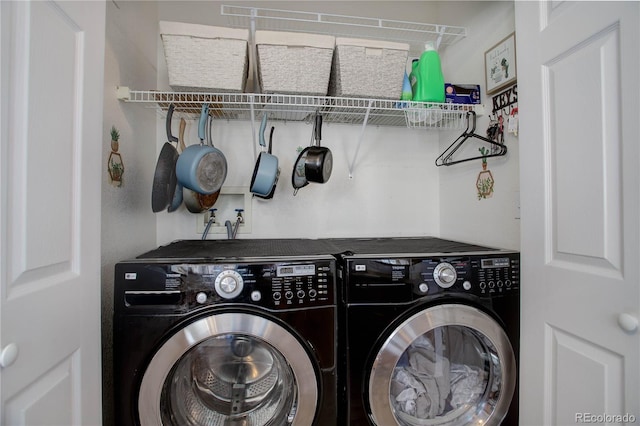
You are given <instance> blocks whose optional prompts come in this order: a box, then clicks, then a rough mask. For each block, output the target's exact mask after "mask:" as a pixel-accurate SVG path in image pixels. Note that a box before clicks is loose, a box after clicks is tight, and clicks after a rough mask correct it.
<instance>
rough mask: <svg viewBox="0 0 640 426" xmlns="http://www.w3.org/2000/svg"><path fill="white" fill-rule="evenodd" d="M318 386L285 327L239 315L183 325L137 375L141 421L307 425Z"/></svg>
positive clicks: (182, 424) (181, 425)
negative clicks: (138, 379) (140, 376)
mask: <svg viewBox="0 0 640 426" xmlns="http://www.w3.org/2000/svg"><path fill="white" fill-rule="evenodd" d="M317 389H318V384H317V379H316V376H315V369H314V367H313V365H312V363H311V360H310V358H309V355H308V354H307V353H306V351H305V349H304V348H303V347H302V345H301V344H300V342H299V341H298V340H297V339H296V338H295V337H294V336H293V335H292V334H291V333H290V332H288V331H287V330H286V329H284V328H283V327H281V326H280V325H278V324H277V323H275V322H273V321H270V320H268V319H266V318H263V317H260V316H256V315H250V314H241V313H229V314H219V315H212V316H210V317H207V318H204V319H202V320H199V321H196V322H194V323H191V324H189V325H188V326H187V327H185V328H183V329H181V330H180V331H178V332H177V333H176V334H174V335H173V336H171V337H170V338H169V340H168V341H167V342H166V343H165V344H164V345H163V346H162V347H161V348H160V349H159V350H158V351H157V352H156V354H155V356H154V357H153V359H152V360H151V362H150V363H149V366H148V368H147V370H146V371H145V374H144V376H143V379H142V383H141V387H140V394H139V398H138V403H139V417H140V422H141V424H142V425H147V424H149V425H164V426H168V425H175V426H191V425H256V426H267V425H299V424H300V425H307V424H311V423H312V422H313V418H314V416H315V411H316V406H317V395H318V392H317Z"/></svg>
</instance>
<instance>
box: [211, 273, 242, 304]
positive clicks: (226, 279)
mask: <svg viewBox="0 0 640 426" xmlns="http://www.w3.org/2000/svg"><path fill="white" fill-rule="evenodd" d="M214 285H215V288H216V292H217V293H218V294H219V295H220V297H222V298H224V299H233V298H234V297H236V296H238V295H239V294H240V293H242V289H243V287H244V283H243V281H242V275H240V274H239V273H237V272H236V271H232V270H226V271H222V272H220V275H218V276H217V277H216V282H215V284H214Z"/></svg>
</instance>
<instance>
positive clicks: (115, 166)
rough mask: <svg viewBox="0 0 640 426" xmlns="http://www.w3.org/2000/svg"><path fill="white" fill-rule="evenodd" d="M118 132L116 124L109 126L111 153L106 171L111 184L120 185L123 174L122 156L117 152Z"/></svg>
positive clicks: (118, 143)
mask: <svg viewBox="0 0 640 426" xmlns="http://www.w3.org/2000/svg"><path fill="white" fill-rule="evenodd" d="M119 140H120V132H119V131H118V129H116V126H111V154H109V159H108V160H107V171H108V172H109V180H110V182H111V184H112V185H113V186H116V187H120V186H122V175H123V174H124V162H123V161H122V156H121V155H120V153H119V152H118V149H119V148H120V142H119Z"/></svg>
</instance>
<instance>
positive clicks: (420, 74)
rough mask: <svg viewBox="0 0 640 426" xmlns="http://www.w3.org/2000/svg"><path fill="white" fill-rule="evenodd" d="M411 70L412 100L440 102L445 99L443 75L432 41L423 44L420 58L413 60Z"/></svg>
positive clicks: (438, 56)
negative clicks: (423, 47)
mask: <svg viewBox="0 0 640 426" xmlns="http://www.w3.org/2000/svg"><path fill="white" fill-rule="evenodd" d="M411 65H412V71H411V77H410V80H411V90H412V92H413V100H414V101H416V102H440V103H443V102H444V101H445V96H444V76H443V75H442V66H441V64H440V55H438V51H437V50H436V49H435V48H434V47H433V43H431V42H428V43H427V44H426V45H425V49H424V52H423V53H422V55H420V60H418V61H417V62H416V61H415V60H414V62H413V63H412V64H411Z"/></svg>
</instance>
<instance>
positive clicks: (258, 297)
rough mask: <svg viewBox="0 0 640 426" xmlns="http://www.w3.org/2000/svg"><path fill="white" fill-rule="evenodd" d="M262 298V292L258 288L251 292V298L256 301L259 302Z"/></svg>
mask: <svg viewBox="0 0 640 426" xmlns="http://www.w3.org/2000/svg"><path fill="white" fill-rule="evenodd" d="M261 299H262V293H260V292H259V291H258V290H254V291H252V292H251V300H253V301H254V302H259V301H260V300H261Z"/></svg>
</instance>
